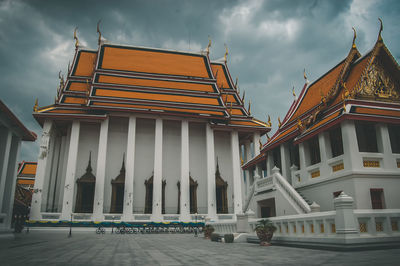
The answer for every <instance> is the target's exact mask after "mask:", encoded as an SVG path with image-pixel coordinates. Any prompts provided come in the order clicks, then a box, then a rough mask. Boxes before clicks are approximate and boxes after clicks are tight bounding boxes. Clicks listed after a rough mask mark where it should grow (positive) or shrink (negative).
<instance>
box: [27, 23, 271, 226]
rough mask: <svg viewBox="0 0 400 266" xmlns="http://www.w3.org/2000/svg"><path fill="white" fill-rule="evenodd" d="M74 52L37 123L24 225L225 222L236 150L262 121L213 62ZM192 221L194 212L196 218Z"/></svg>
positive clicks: (253, 138)
mask: <svg viewBox="0 0 400 266" xmlns="http://www.w3.org/2000/svg"><path fill="white" fill-rule="evenodd" d="M98 32H99V42H98V48H97V49H95V50H90V49H86V48H83V47H81V46H80V44H79V40H78V38H77V37H76V35H75V40H76V43H75V46H76V51H75V56H74V58H73V61H72V64H71V66H70V67H69V68H68V74H67V77H66V79H65V80H64V78H63V77H62V76H61V75H60V86H59V89H58V92H57V96H56V99H55V103H54V104H51V105H49V106H45V107H39V106H38V103H37V102H36V104H35V106H34V113H33V116H34V118H35V119H36V120H37V122H38V123H39V124H40V125H41V126H42V127H43V134H42V137H41V143H40V151H39V157H38V165H37V172H36V180H35V187H34V194H33V200H32V206H31V213H30V220H32V221H43V220H51V221H57V220H58V221H61V220H63V221H65V220H70V218H71V217H72V218H73V219H74V220H79V221H94V222H98V221H111V220H113V221H118V220H119V221H125V222H148V221H153V222H161V221H162V222H168V221H181V222H187V221H193V220H194V219H197V215H194V214H199V215H202V216H204V217H206V218H209V219H211V220H215V221H217V220H219V219H235V218H236V216H235V215H234V214H236V213H241V212H242V210H243V206H242V203H243V195H242V193H243V191H242V186H243V184H242V183H243V178H242V171H241V158H240V154H241V150H242V149H243V147H242V146H244V145H245V143H250V142H252V143H253V148H252V149H253V150H255V151H257V150H258V151H259V149H260V145H259V143H260V141H259V140H260V136H262V135H264V134H266V133H267V132H269V131H270V125H269V124H268V123H265V122H262V121H260V120H258V119H256V118H254V117H253V116H252V115H251V113H250V105H249V107H248V108H245V107H244V96H243V97H240V95H239V94H240V93H239V91H238V87H237V84H236V83H237V82H236V83H234V82H233V81H232V78H231V76H230V74H229V70H228V67H227V52H228V51H227V52H226V54H225V56H224V58H223V59H220V60H217V61H211V60H210V58H209V48H210V45H211V42H210V43H209V45H208V47H207V49H206V50H205V51H203V52H200V53H191V52H178V51H171V50H163V49H155V48H145V47H134V46H127V45H115V44H111V43H108V42H107V41H105V40H104V39H103V38H102V37H101V33H100V31H98ZM195 216H196V217H195Z"/></svg>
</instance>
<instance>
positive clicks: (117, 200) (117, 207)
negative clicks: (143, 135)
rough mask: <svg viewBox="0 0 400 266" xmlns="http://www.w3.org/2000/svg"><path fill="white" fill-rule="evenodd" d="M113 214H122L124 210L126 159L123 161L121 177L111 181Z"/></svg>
mask: <svg viewBox="0 0 400 266" xmlns="http://www.w3.org/2000/svg"><path fill="white" fill-rule="evenodd" d="M111 186H112V195H111V211H110V212H111V213H122V211H123V208H124V190H125V159H122V167H121V170H120V171H119V175H118V176H117V177H116V178H114V179H113V180H111Z"/></svg>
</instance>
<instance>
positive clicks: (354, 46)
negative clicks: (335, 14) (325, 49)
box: [351, 27, 357, 49]
mask: <svg viewBox="0 0 400 266" xmlns="http://www.w3.org/2000/svg"><path fill="white" fill-rule="evenodd" d="M351 28H352V29H353V32H354V35H353V45H352V48H353V49H355V48H356V38H357V32H356V29H355V28H354V27H351Z"/></svg>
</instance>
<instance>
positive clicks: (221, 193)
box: [215, 161, 228, 213]
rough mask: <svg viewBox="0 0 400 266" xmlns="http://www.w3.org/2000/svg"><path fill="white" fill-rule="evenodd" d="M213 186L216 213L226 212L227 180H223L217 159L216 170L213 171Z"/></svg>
mask: <svg viewBox="0 0 400 266" xmlns="http://www.w3.org/2000/svg"><path fill="white" fill-rule="evenodd" d="M215 186H216V199H217V213H228V195H227V194H228V193H227V192H228V182H225V181H224V180H223V179H222V177H221V173H220V172H219V165H218V161H217V171H216V172H215Z"/></svg>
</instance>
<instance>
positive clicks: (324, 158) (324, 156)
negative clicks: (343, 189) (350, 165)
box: [318, 132, 331, 176]
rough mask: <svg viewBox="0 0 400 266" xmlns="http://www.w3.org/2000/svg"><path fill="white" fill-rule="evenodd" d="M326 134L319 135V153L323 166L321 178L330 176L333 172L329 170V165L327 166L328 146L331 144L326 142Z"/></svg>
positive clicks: (320, 168) (321, 167)
mask: <svg viewBox="0 0 400 266" xmlns="http://www.w3.org/2000/svg"><path fill="white" fill-rule="evenodd" d="M326 137H327V136H326V134H325V132H322V133H320V134H319V135H318V143H319V153H320V156H321V166H320V167H319V170H320V173H321V176H328V175H330V173H331V170H330V169H329V165H328V164H327V160H328V157H327V149H326V145H328V144H329V142H328V141H326Z"/></svg>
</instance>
